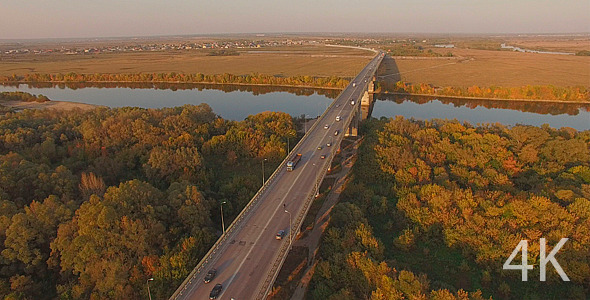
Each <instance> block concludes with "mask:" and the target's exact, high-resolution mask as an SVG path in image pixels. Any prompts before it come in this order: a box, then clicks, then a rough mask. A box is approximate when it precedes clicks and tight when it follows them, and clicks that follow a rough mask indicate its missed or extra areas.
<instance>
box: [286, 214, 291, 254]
mask: <svg viewBox="0 0 590 300" xmlns="http://www.w3.org/2000/svg"><path fill="white" fill-rule="evenodd" d="M285 212H286V213H288V214H289V250H291V245H292V244H293V223H291V212H290V211H288V210H286V209H285Z"/></svg>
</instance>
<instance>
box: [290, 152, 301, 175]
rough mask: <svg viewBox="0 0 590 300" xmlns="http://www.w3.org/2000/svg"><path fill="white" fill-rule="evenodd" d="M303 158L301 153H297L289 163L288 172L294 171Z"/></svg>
mask: <svg viewBox="0 0 590 300" xmlns="http://www.w3.org/2000/svg"><path fill="white" fill-rule="evenodd" d="M301 156H302V155H301V153H297V154H295V155H294V156H293V158H291V160H290V161H288V162H287V171H293V170H294V169H295V166H297V163H298V162H299V161H300V160H301Z"/></svg>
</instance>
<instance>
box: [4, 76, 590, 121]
mask: <svg viewBox="0 0 590 300" xmlns="http://www.w3.org/2000/svg"><path fill="white" fill-rule="evenodd" d="M2 91H23V92H28V93H31V94H37V95H38V94H43V95H45V96H47V97H49V98H50V99H52V100H58V101H73V102H81V103H88V104H95V105H104V106H108V107H123V106H138V107H143V108H162V107H173V106H180V105H184V104H199V103H207V104H209V105H210V106H211V107H212V108H213V111H215V112H216V113H217V114H219V115H220V116H221V117H223V118H225V119H232V120H243V119H244V118H246V117H247V116H248V115H252V114H256V113H259V112H263V111H283V112H286V113H288V114H290V115H292V116H301V115H307V116H308V117H310V118H313V117H315V116H317V115H319V114H321V113H322V112H323V110H325V109H326V107H327V106H328V105H329V104H330V103H331V102H332V100H333V99H334V98H335V97H336V96H337V95H338V93H339V92H338V91H336V90H321V89H312V88H291V87H268V86H236V85H211V84H209V85H208V84H158V85H153V84H98V85H97V84H81V83H78V84H67V85H66V84H58V85H55V84H36V85H27V84H21V85H12V86H3V85H0V92H2ZM377 100H378V101H376V103H375V106H374V108H373V113H372V115H373V117H376V118H380V117H395V116H396V115H402V116H404V117H406V118H415V119H432V118H437V119H445V118H446V119H457V120H459V121H462V122H463V121H467V122H469V123H471V124H478V123H501V124H504V125H509V126H510V125H515V124H525V125H534V126H541V125H543V124H548V125H549V126H551V127H553V128H561V127H571V128H575V129H577V130H588V129H590V105H580V104H563V103H540V102H530V101H490V100H465V99H452V98H446V99H442V98H441V99H434V98H432V97H407V96H396V95H378V96H377Z"/></svg>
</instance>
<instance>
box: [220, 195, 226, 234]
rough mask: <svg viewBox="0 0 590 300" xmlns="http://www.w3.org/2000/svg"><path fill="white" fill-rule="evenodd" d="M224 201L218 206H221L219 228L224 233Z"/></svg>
mask: <svg viewBox="0 0 590 300" xmlns="http://www.w3.org/2000/svg"><path fill="white" fill-rule="evenodd" d="M226 203H227V202H226V201H223V202H221V204H220V205H219V207H220V208H221V229H222V230H223V234H225V223H224V222H223V205H224V204H226Z"/></svg>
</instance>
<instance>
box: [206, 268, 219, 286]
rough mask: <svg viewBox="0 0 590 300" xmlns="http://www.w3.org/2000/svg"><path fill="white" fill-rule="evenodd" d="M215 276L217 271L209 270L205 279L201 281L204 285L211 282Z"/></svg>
mask: <svg viewBox="0 0 590 300" xmlns="http://www.w3.org/2000/svg"><path fill="white" fill-rule="evenodd" d="M215 274H217V270H215V269H211V270H209V272H207V275H205V279H203V282H205V283H209V282H211V280H213V278H215Z"/></svg>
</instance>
